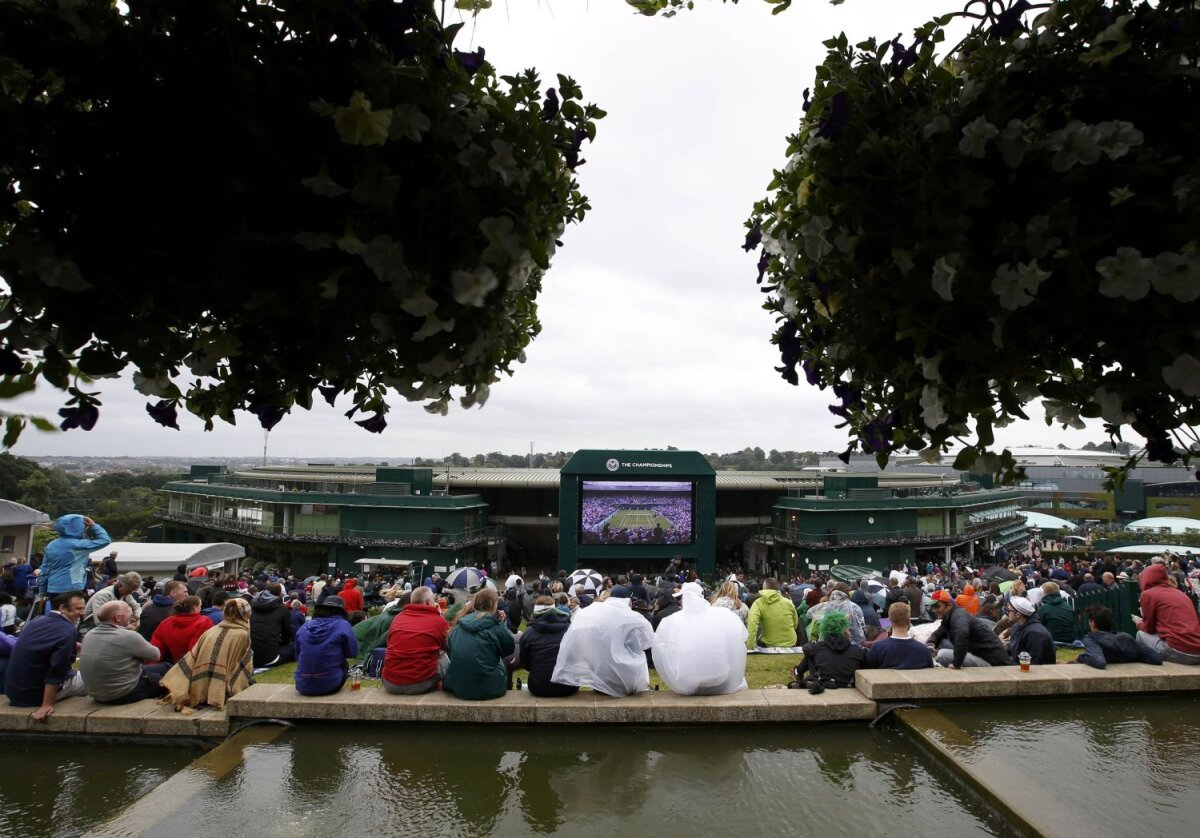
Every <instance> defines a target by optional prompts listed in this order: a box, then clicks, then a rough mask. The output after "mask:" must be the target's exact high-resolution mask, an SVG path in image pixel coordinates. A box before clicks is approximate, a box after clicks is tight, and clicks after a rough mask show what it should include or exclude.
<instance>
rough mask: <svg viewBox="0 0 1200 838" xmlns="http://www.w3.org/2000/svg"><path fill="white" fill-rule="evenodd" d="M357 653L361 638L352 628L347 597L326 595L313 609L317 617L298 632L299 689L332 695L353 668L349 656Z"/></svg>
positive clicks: (314, 693) (297, 676)
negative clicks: (345, 598)
mask: <svg viewBox="0 0 1200 838" xmlns="http://www.w3.org/2000/svg"><path fill="white" fill-rule="evenodd" d="M357 656H358V641H357V640H355V638H354V632H353V631H352V630H351V629H350V621H349V620H348V619H347V615H346V603H345V601H343V600H342V598H341V597H339V596H330V597H325V601H324V602H322V603H321V604H320V605H318V606H316V608H314V609H313V618H312V619H311V620H309V621H308V622H307V623H305V624H304V625H303V627H301V629H300V631H298V632H296V672H295V675H294V676H293V680H294V681H295V684H296V692H298V693H300V695H329V694H330V693H335V692H337V691H339V690H340V689H341V688H342V685H343V684H345V683H346V675H347V674H348V673H349V671H350V667H349V664H347V663H346V659H347V658H353V657H357Z"/></svg>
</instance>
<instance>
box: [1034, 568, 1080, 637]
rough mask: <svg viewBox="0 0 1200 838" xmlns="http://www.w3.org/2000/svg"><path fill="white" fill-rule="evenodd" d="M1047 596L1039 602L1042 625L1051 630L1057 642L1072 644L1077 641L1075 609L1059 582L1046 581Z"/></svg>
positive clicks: (1038, 611) (1045, 590) (1038, 608)
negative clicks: (1063, 592) (1063, 593)
mask: <svg viewBox="0 0 1200 838" xmlns="http://www.w3.org/2000/svg"><path fill="white" fill-rule="evenodd" d="M1042 592H1043V593H1044V594H1045V596H1043V597H1042V601H1041V602H1039V603H1038V607H1037V616H1038V619H1039V620H1041V621H1042V625H1044V626H1045V627H1046V630H1047V631H1048V632H1050V636H1051V637H1052V638H1054V642H1055V643H1063V644H1066V645H1067V646H1070V645H1071V644H1072V643H1074V642H1075V609H1073V608H1072V607H1071V603H1070V601H1069V600H1067V598H1066V597H1064V596H1063V595H1062V591H1061V590H1059V587H1058V583H1057V582H1046V583H1043V585H1042Z"/></svg>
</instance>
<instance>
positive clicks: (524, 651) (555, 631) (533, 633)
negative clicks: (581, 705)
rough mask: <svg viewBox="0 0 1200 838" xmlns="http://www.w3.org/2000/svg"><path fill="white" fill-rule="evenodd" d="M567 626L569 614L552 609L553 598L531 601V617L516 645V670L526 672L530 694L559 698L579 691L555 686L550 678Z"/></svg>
mask: <svg viewBox="0 0 1200 838" xmlns="http://www.w3.org/2000/svg"><path fill="white" fill-rule="evenodd" d="M570 626H571V617H570V615H569V614H564V613H563V612H562V611H561V610H559V609H558V608H557V607H555V604H554V600H553V599H551V598H550V597H548V596H540V597H538V598H537V599H535V600H534V602H533V611H532V615H531V618H530V620H529V622H528V624H527V625H526V627H525V633H524V634H522V635H521V639H520V642H519V643H518V644H517V667H518V668H519V669H525V670H528V671H529V692H531V693H532V694H533V695H536V696H539V697H546V698H561V697H563V696H568V695H574V694H575V693H577V692H579V687H577V686H573V685H570V684H556V683H555V682H554V680H553V677H552V676H553V675H554V666H555V664H557V663H558V649H559V646H561V645H562V640H563V637H564V636H565V635H566V633H567V629H568V628H570Z"/></svg>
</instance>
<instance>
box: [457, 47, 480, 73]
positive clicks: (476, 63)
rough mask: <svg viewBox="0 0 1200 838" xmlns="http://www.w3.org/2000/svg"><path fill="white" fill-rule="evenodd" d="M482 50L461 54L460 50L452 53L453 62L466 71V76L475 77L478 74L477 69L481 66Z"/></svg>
mask: <svg viewBox="0 0 1200 838" xmlns="http://www.w3.org/2000/svg"><path fill="white" fill-rule="evenodd" d="M484 52H485V50H484V48H483V47H480V48H479V49H477V50H475V51H474V52H462V51H461V50H455V51H454V60H455V61H457V62H458V63H459V65H460V66H461V67H462V68H463V69H464V70H466V71H467V75H471V76H473V75H475V74H476V73H477V72H479V68H480V67H482V66H483V56H484Z"/></svg>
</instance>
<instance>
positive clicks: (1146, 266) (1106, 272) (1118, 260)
mask: <svg viewBox="0 0 1200 838" xmlns="http://www.w3.org/2000/svg"><path fill="white" fill-rule="evenodd" d="M1096 273H1098V274H1100V276H1102V277H1104V279H1102V280H1101V281H1100V288H1099V290H1100V293H1101V294H1103V295H1104V296H1106V297H1124V298H1125V299H1126V300H1140V299H1142V297H1144V296H1146V295H1147V294H1148V293H1150V282H1151V280H1152V279H1153V278H1154V277H1155V275H1156V273H1157V271H1156V269H1155V266H1154V260H1153V259H1147V258H1144V257H1143V256H1142V254H1141V252H1140V251H1139V250H1138V249H1137V248H1134V247H1118V248H1117V255H1116V256H1107V257H1105V258H1103V259H1101V260H1100V261H1099V262H1097V263H1096Z"/></svg>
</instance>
